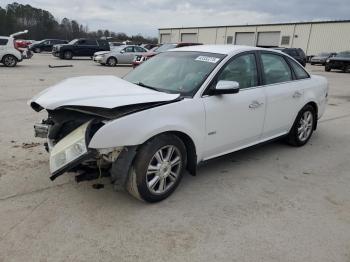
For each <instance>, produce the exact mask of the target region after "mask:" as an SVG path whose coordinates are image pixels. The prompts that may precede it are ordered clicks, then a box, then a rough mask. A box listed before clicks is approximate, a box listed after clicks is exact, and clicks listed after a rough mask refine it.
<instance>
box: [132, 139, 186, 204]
mask: <svg viewBox="0 0 350 262" xmlns="http://www.w3.org/2000/svg"><path fill="white" fill-rule="evenodd" d="M171 152H172V153H171ZM169 156H170V157H169ZM169 160H170V161H169ZM171 162H174V163H173V164H171ZM186 164H187V153H186V147H185V145H184V143H183V142H182V140H181V139H180V138H178V137H177V136H175V135H165V134H164V135H159V136H156V137H154V138H152V139H150V140H149V141H148V142H146V143H145V144H143V145H142V146H141V147H140V149H139V151H138V153H137V155H136V157H135V159H134V161H133V164H132V167H131V168H130V174H129V181H128V185H127V190H128V191H129V193H130V194H131V195H133V196H135V197H136V198H138V199H140V200H143V201H146V202H150V203H154V202H159V201H162V200H164V199H165V198H167V197H168V196H170V195H171V194H172V193H173V192H174V191H175V189H176V188H177V186H178V185H179V183H180V181H181V179H182V175H183V171H184V169H185V167H186ZM152 167H153V168H152Z"/></svg>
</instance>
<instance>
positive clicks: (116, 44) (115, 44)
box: [109, 42, 124, 49]
mask: <svg viewBox="0 0 350 262" xmlns="http://www.w3.org/2000/svg"><path fill="white" fill-rule="evenodd" d="M121 45H124V44H123V43H122V42H109V47H110V48H111V49H112V48H113V47H116V46H121Z"/></svg>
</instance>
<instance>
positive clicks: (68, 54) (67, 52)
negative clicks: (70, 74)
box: [63, 51, 73, 60]
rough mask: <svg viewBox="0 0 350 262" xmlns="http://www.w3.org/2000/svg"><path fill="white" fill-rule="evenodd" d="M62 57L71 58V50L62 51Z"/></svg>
mask: <svg viewBox="0 0 350 262" xmlns="http://www.w3.org/2000/svg"><path fill="white" fill-rule="evenodd" d="M63 58H64V59H66V60H71V59H72V58H73V53H72V51H65V52H64V53H63Z"/></svg>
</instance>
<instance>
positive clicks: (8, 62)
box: [1, 55, 18, 67]
mask: <svg viewBox="0 0 350 262" xmlns="http://www.w3.org/2000/svg"><path fill="white" fill-rule="evenodd" d="M1 62H2V63H3V64H4V66H6V67H15V66H16V65H17V62H18V61H17V58H16V57H15V56H13V55H5V56H4V57H3V58H2V60H1Z"/></svg>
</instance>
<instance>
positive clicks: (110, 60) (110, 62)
mask: <svg viewBox="0 0 350 262" xmlns="http://www.w3.org/2000/svg"><path fill="white" fill-rule="evenodd" d="M106 64H107V65H108V66H116V65H117V64H118V60H117V59H116V58H115V57H110V58H108V59H107V62H106Z"/></svg>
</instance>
